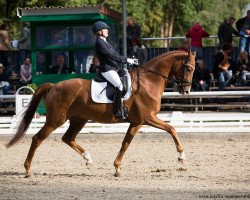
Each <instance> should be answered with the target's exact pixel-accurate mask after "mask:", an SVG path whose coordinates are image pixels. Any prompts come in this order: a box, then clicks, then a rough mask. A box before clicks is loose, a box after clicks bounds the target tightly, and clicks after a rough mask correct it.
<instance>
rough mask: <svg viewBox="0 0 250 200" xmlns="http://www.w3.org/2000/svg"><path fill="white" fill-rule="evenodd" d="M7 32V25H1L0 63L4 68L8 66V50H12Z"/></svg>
mask: <svg viewBox="0 0 250 200" xmlns="http://www.w3.org/2000/svg"><path fill="white" fill-rule="evenodd" d="M8 30H9V26H8V24H6V23H3V24H2V25H1V26H0V62H1V63H2V64H3V66H4V67H6V68H7V66H8V59H9V54H10V50H11V49H12V47H11V42H10V38H9V33H8Z"/></svg>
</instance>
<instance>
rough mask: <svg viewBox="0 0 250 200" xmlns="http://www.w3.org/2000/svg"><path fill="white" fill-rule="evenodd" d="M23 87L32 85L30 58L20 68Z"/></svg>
mask: <svg viewBox="0 0 250 200" xmlns="http://www.w3.org/2000/svg"><path fill="white" fill-rule="evenodd" d="M20 76H21V80H20V81H21V85H22V86H25V85H28V84H31V83H32V66H31V62H30V59H29V58H26V59H25V61H24V64H23V65H21V68H20Z"/></svg>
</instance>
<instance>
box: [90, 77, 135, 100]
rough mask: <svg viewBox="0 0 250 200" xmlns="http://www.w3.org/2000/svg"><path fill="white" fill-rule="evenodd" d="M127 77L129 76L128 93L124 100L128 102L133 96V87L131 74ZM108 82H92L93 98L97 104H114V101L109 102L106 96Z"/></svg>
mask: <svg viewBox="0 0 250 200" xmlns="http://www.w3.org/2000/svg"><path fill="white" fill-rule="evenodd" d="M125 76H128V91H127V93H126V94H125V96H124V98H123V99H124V100H127V99H128V98H129V97H130V96H131V94H132V87H131V77H130V75H129V73H127V74H126V75H125ZM106 86H107V82H96V81H94V80H92V82H91V98H92V100H93V101H94V102H96V103H113V101H111V100H109V99H108V97H107V95H106V89H104V88H105V87H106Z"/></svg>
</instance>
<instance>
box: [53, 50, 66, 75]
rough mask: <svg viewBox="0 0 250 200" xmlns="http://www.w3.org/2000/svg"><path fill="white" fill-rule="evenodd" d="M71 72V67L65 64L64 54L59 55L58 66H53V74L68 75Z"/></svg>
mask: <svg viewBox="0 0 250 200" xmlns="http://www.w3.org/2000/svg"><path fill="white" fill-rule="evenodd" d="M69 72H70V70H69V67H68V66H67V65H66V64H65V57H64V54H58V55H57V56H56V64H55V65H54V66H52V74H68V73H69Z"/></svg>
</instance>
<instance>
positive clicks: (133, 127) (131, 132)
mask: <svg viewBox="0 0 250 200" xmlns="http://www.w3.org/2000/svg"><path fill="white" fill-rule="evenodd" d="M141 126H142V125H141V124H139V125H134V124H130V126H129V128H128V130H127V133H126V136H125V138H124V139H123V142H122V147H121V149H120V151H119V153H118V155H117V157H116V159H115V161H114V166H115V176H120V170H121V161H122V158H123V156H124V154H125V152H126V150H127V149H128V146H129V144H130V143H131V141H132V139H133V138H134V136H135V134H136V133H137V132H138V130H139V129H140V128H141Z"/></svg>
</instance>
